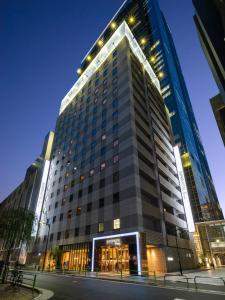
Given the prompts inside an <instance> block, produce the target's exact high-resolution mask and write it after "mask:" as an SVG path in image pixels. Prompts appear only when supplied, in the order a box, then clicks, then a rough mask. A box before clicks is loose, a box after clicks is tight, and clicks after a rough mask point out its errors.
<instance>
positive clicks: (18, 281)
mask: <svg viewBox="0 0 225 300" xmlns="http://www.w3.org/2000/svg"><path fill="white" fill-rule="evenodd" d="M9 281H10V282H11V285H13V286H16V285H17V286H21V285H22V283H23V272H22V271H20V270H17V269H15V270H12V271H11V275H10V278H9Z"/></svg>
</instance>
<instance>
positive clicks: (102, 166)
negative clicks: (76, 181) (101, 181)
mask: <svg viewBox="0 0 225 300" xmlns="http://www.w3.org/2000/svg"><path fill="white" fill-rule="evenodd" d="M105 167H106V163H105V162H103V163H101V165H100V170H101V171H103V170H105Z"/></svg>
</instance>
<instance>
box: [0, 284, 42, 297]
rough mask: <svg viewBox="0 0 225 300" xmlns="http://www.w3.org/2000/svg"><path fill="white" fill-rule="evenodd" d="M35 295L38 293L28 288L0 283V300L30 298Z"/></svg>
mask: <svg viewBox="0 0 225 300" xmlns="http://www.w3.org/2000/svg"><path fill="white" fill-rule="evenodd" d="M37 296H38V293H37V292H36V291H34V292H32V290H31V289H29V288H25V287H12V286H10V284H0V300H31V299H34V298H35V297H37Z"/></svg>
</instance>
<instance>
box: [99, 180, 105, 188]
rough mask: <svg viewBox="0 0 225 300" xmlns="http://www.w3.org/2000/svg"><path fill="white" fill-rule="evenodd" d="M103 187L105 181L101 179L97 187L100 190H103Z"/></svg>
mask: <svg viewBox="0 0 225 300" xmlns="http://www.w3.org/2000/svg"><path fill="white" fill-rule="evenodd" d="M104 186H105V179H104V178H103V179H101V180H100V182H99V187H100V188H103V187H104Z"/></svg>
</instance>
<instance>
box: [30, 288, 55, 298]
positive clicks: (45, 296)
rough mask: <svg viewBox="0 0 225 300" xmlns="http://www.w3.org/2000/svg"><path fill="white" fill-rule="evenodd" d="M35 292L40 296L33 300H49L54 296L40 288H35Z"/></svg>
mask: <svg viewBox="0 0 225 300" xmlns="http://www.w3.org/2000/svg"><path fill="white" fill-rule="evenodd" d="M35 290H36V291H37V292H39V293H40V295H38V296H37V297H35V298H34V299H33V300H48V299H50V298H51V297H53V296H54V293H53V292H52V291H50V290H46V289H42V288H39V287H37V288H35Z"/></svg>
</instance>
